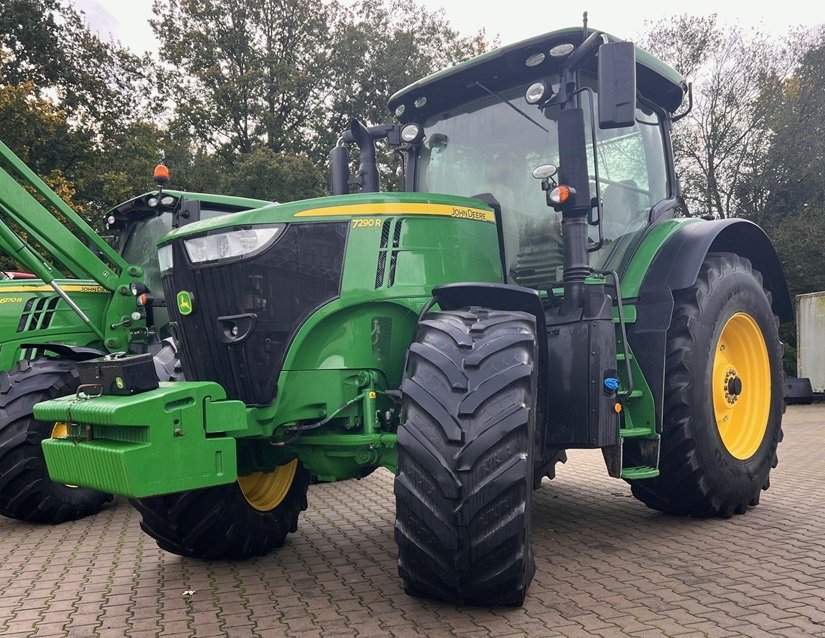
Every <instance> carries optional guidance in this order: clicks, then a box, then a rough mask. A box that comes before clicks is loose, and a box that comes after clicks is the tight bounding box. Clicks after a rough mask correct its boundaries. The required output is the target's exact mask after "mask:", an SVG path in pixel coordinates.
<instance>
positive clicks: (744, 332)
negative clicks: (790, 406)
mask: <svg viewBox="0 0 825 638" xmlns="http://www.w3.org/2000/svg"><path fill="white" fill-rule="evenodd" d="M712 374H713V377H712V379H713V383H712V388H713V411H714V415H715V417H716V426H717V428H718V430H719V436H720V437H721V439H722V443H723V444H724V446H725V448H726V449H727V451H728V452H729V453H730V454H731V455H732V456H734V457H735V458H737V459H742V460H744V459H748V458H750V457H751V456H753V455H754V454H755V453H756V451H757V450H758V449H759V446H760V445H761V443H762V439H763V438H764V436H765V430H766V429H767V426H768V417H769V416H770V407H771V406H770V397H771V367H770V360H769V359H768V349H767V346H766V344H765V338H764V336H763V335H762V330H761V328H760V327H759V325H758V324H757V323H756V321H755V320H754V319H753V317H751V316H750V315H748V314H745V313H744V312H737V313H736V314H734V315H733V316H732V317H731V318H730V319H728V321H727V323H725V325H724V327H723V328H722V332H721V334H720V335H719V341H718V342H717V344H716V349H715V354H714V357H713V373H712Z"/></svg>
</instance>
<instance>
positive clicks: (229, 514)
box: [130, 461, 309, 560]
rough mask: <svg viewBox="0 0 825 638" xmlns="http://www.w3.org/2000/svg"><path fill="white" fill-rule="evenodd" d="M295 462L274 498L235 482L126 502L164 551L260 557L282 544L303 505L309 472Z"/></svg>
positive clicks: (295, 526) (294, 527) (295, 525)
mask: <svg viewBox="0 0 825 638" xmlns="http://www.w3.org/2000/svg"><path fill="white" fill-rule="evenodd" d="M294 463H296V464H297V467H295V470H294V475H293V476H292V477H291V482H290V483H289V484H288V485H282V486H281V488H282V491H283V492H284V493H283V494H282V495H279V494H272V499H269V497H268V496H267V495H266V494H261V493H260V490H258V493H256V494H254V495H252V493H251V492H249V491H248V492H247V495H246V496H245V495H244V491H243V490H242V489H241V484H240V483H239V482H235V483H232V484H230V485H220V486H217V487H208V488H205V489H201V490H190V491H188V492H180V493H177V494H167V495H164V496H154V497H151V498H143V499H133V500H131V501H130V502H131V504H132V505H133V506H134V507H135V509H137V511H138V512H140V514H141V517H142V520H141V522H140V527H141V529H142V530H143V531H144V532H146V533H147V534H148V535H149V536H151V537H152V538H154V539H155V540H156V541H157V544H158V547H160V548H161V549H164V550H166V551H167V552H171V553H172V554H178V555H179V556H187V557H190V558H204V559H208V558H221V559H230V560H240V559H245V558H251V557H253V556H263V555H264V554H268V553H269V552H270V551H272V550H273V549H275V548H276V547H281V546H282V545H283V544H284V541H285V540H286V536H287V534H290V533H292V532H295V531H296V530H297V529H298V516H299V515H300V513H301V512H302V511H304V510H305V509H306V508H307V487H308V486H309V472H308V471H307V470H305V469H304V468H303V467H302V466H301V464H300V463H298V462H297V461H295V462H294ZM289 465H291V464H288V465H287V466H283V468H287V467H288V466H289ZM283 468H279V469H278V470H276V472H278V471H283ZM264 484H265V482H264ZM260 485H261V483H260V482H259V486H260ZM281 488H278V487H277V486H276V487H275V488H274V491H275V492H279V491H281ZM268 500H269V501H270V502H269V503H268V504H267V501H268ZM253 503H254V504H255V505H257V508H256V507H254V506H253ZM258 508H261V509H258Z"/></svg>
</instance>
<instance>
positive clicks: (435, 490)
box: [395, 308, 537, 605]
mask: <svg viewBox="0 0 825 638" xmlns="http://www.w3.org/2000/svg"><path fill="white" fill-rule="evenodd" d="M536 359H537V340H536V328H535V318H534V317H533V316H532V315H529V314H526V313H516V312H499V311H494V310H485V309H480V308H470V309H468V310H464V311H452V312H439V313H433V314H430V315H428V316H427V317H426V319H424V320H423V321H422V322H421V323H420V324H419V328H418V334H417V338H416V340H415V342H414V343H413V344H412V346H411V347H410V352H409V362H408V366H407V370H406V373H405V378H404V380H403V382H402V384H401V392H402V397H403V398H402V410H401V426H400V427H399V430H398V439H397V447H398V475H397V476H396V479H395V496H396V522H395V540H396V543H397V544H398V571H399V574H400V575H401V578H402V580H403V581H404V587H405V589H406V591H407V593H409V594H411V595H419V596H426V597H433V598H438V599H441V600H446V601H449V602H451V603H454V604H473V605H521V604H522V603H523V601H524V597H525V594H526V593H527V588H528V587H529V585H530V582H531V580H532V578H533V574H534V572H535V563H534V560H533V553H532V548H531V543H530V520H531V490H530V488H531V486H532V482H533V454H532V450H533V444H534V432H535V418H536V416H535V414H536V409H535V396H536V382H537V381H536V376H537V375H536Z"/></svg>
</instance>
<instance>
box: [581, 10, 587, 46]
mask: <svg viewBox="0 0 825 638" xmlns="http://www.w3.org/2000/svg"><path fill="white" fill-rule="evenodd" d="M586 39H587V11H585V12H584V13H583V14H582V42H584V41H585V40H586Z"/></svg>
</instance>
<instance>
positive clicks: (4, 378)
mask: <svg viewBox="0 0 825 638" xmlns="http://www.w3.org/2000/svg"><path fill="white" fill-rule="evenodd" d="M78 384H79V379H78V374H77V362H75V361H70V360H68V359H49V358H45V357H43V358H39V359H34V360H33V361H21V362H20V363H18V364H17V365H16V366H15V367H14V368H13V369H12V370H11V371H10V372H2V373H0V514H2V515H3V516H8V517H9V518H15V519H17V520H21V521H26V522H29V523H64V522H66V521H73V520H77V519H79V518H83V517H84V516H89V515H91V514H96V513H97V512H99V511H100V510H101V509H102V508H103V506H104V505H105V504H106V503H108V502H109V501H111V500H112V496H111V495H110V494H104V493H103V492H98V491H95V490H90V489H87V488H83V487H70V486H68V485H62V484H60V483H55V482H54V481H52V480H51V479H50V478H49V472H48V470H47V469H46V460H45V458H44V456H43V450H42V448H41V447H40V442H41V441H42V440H43V439H48V438H51V436H52V431H53V429H54V427H55V424H54V423H43V422H41V421H37V420H35V418H34V416H33V415H32V408H33V407H34V405H35V404H36V403H39V402H40V401H46V400H48V399H54V398H56V397H61V396H66V395H69V394H74V393H75V392H76V391H77V386H78Z"/></svg>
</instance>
